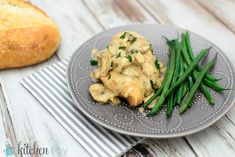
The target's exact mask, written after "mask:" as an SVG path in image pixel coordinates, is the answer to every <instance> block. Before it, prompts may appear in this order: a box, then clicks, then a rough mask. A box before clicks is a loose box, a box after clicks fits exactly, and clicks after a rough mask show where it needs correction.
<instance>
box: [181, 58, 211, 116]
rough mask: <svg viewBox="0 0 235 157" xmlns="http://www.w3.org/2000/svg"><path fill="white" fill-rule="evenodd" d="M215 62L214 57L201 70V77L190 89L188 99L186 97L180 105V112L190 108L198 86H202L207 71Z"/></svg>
mask: <svg viewBox="0 0 235 157" xmlns="http://www.w3.org/2000/svg"><path fill="white" fill-rule="evenodd" d="M214 64H215V59H213V60H212V61H210V62H209V63H208V64H207V65H206V66H205V67H204V68H203V69H202V71H201V72H200V75H199V77H198V78H197V80H196V82H195V84H194V85H193V88H192V90H191V91H190V93H189V94H188V96H187V99H185V101H184V102H183V104H182V106H181V107H180V113H183V112H185V111H186V109H187V108H188V106H189V104H190V102H191V101H192V99H193V97H194V95H195V93H196V91H197V89H198V87H199V86H200V84H201V83H202V80H203V77H204V76H205V75H206V73H207V72H208V71H209V69H210V68H212V66H213V65H214Z"/></svg>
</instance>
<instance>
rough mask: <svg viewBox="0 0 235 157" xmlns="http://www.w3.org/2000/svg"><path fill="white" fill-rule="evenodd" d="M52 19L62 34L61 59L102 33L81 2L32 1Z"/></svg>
mask: <svg viewBox="0 0 235 157" xmlns="http://www.w3.org/2000/svg"><path fill="white" fill-rule="evenodd" d="M31 2H32V3H33V4H35V5H36V6H38V7H39V8H41V9H42V10H44V11H45V12H46V13H47V14H48V15H49V16H50V17H52V18H53V19H54V20H55V22H56V23H57V25H58V26H59V29H60V32H61V39H62V41H61V42H62V43H61V45H60V49H59V51H58V56H59V58H67V57H69V56H71V55H72V54H73V53H74V52H75V50H76V49H77V48H78V46H79V45H81V44H82V43H84V42H85V41H86V40H88V39H89V38H91V37H92V36H93V35H95V34H97V33H99V32H101V31H102V28H101V26H100V25H98V23H97V21H96V19H95V18H94V17H93V16H92V14H91V13H90V12H89V10H88V9H87V8H86V7H85V6H84V4H83V3H82V1H81V0H69V1H66V0H50V1H48V0H40V1H37V0H31Z"/></svg>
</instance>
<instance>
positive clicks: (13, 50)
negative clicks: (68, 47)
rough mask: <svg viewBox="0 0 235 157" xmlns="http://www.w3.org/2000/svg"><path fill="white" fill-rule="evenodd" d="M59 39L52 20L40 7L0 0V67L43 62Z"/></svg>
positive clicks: (51, 53) (16, 1) (49, 55)
mask: <svg viewBox="0 0 235 157" xmlns="http://www.w3.org/2000/svg"><path fill="white" fill-rule="evenodd" d="M59 43H60V33H59V30H58V28H57V26H56V24H55V22H54V21H53V20H51V19H50V17H48V16H47V14H46V13H44V12H43V11H42V10H40V9H38V8H37V7H35V6H33V5H32V4H30V3H27V2H24V1H20V0H0V69H6V68H16V67H23V66H28V65H32V64H36V63H39V62H42V61H44V60H46V59H48V58H49V57H51V56H52V55H53V54H54V52H55V51H56V50H57V48H58V46H59Z"/></svg>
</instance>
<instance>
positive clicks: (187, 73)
mask: <svg viewBox="0 0 235 157" xmlns="http://www.w3.org/2000/svg"><path fill="white" fill-rule="evenodd" d="M207 54H208V51H201V52H200V53H199V54H198V55H197V57H196V58H195V59H194V60H193V62H192V63H191V64H190V66H189V67H188V68H187V69H186V70H185V72H184V73H183V74H182V76H181V77H180V78H179V79H178V80H177V81H176V82H175V84H174V85H173V86H172V87H171V88H170V89H169V91H168V92H167V95H168V94H169V93H170V92H171V91H172V90H174V89H175V88H176V87H178V86H179V85H180V84H181V83H182V82H184V80H186V79H187V78H188V76H189V75H190V74H191V73H192V72H193V70H194V68H195V66H196V65H197V64H198V63H199V62H200V60H201V59H202V58H204V57H205V56H206V55H207Z"/></svg>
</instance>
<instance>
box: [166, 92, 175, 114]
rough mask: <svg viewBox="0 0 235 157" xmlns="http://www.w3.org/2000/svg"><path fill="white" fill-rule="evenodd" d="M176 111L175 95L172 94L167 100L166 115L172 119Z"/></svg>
mask: <svg viewBox="0 0 235 157" xmlns="http://www.w3.org/2000/svg"><path fill="white" fill-rule="evenodd" d="M173 109H174V93H173V92H172V93H171V94H170V95H169V97H168V100H167V108H166V115H167V117H170V116H171V115H172V112H173Z"/></svg>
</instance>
